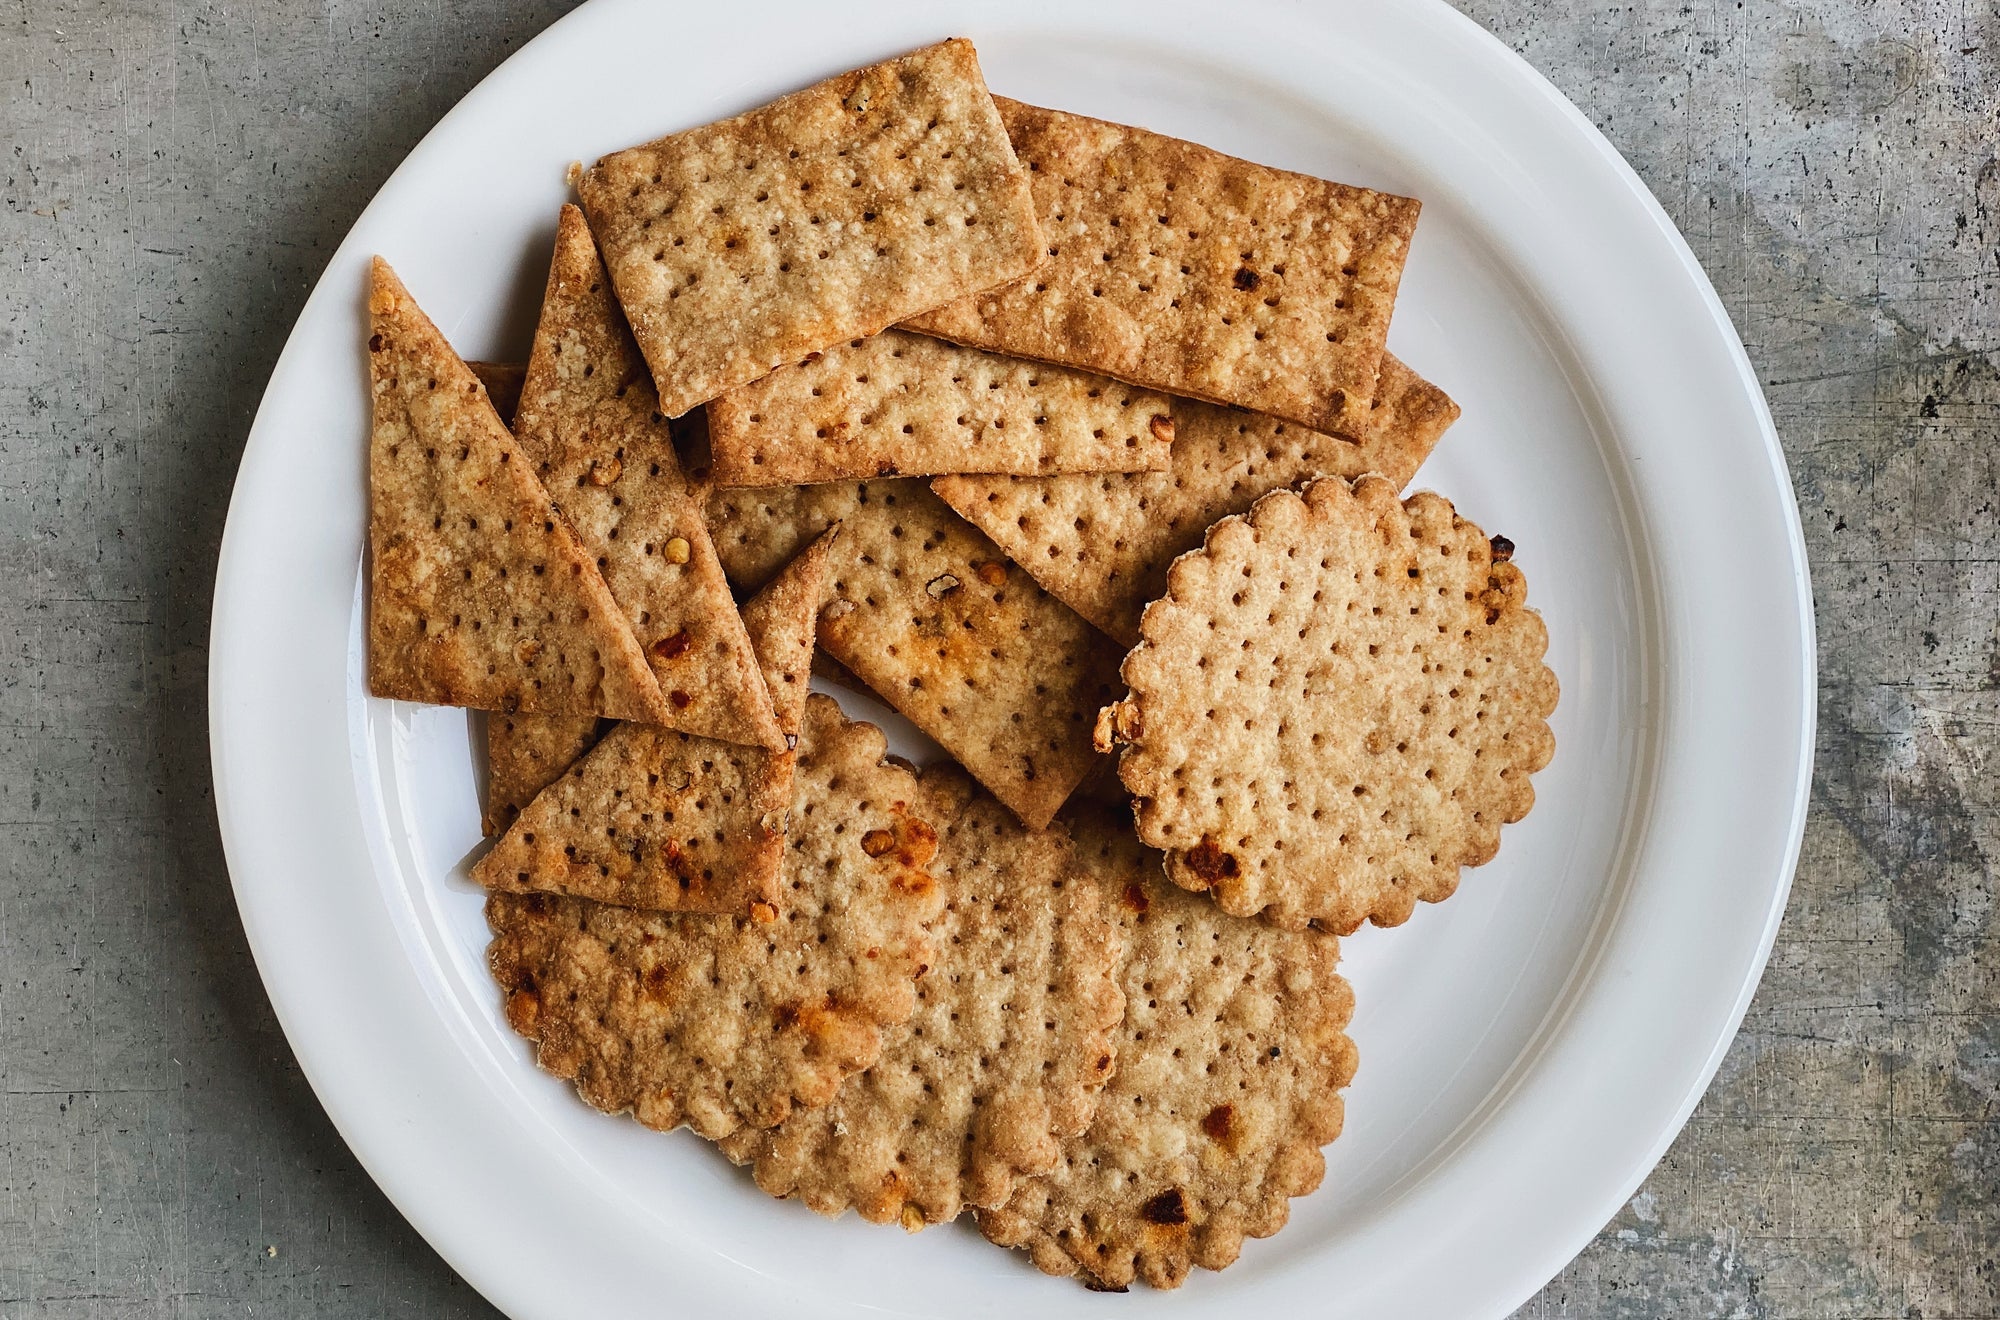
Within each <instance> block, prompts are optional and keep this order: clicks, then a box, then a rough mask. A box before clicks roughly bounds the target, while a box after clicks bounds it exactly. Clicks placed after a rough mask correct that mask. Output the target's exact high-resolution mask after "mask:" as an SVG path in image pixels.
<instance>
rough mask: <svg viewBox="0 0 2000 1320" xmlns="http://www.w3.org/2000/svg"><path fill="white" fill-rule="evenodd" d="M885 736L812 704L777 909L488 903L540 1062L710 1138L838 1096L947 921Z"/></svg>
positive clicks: (910, 989)
mask: <svg viewBox="0 0 2000 1320" xmlns="http://www.w3.org/2000/svg"><path fill="white" fill-rule="evenodd" d="M885 751H886V747H885V744H884V743H883V740H882V735H881V733H880V732H879V731H878V730H876V729H875V728H874V727H873V726H870V725H866V724H856V723H853V722H851V721H849V720H847V719H846V717H844V716H843V715H841V713H840V710H839V707H837V706H836V705H835V704H834V703H833V702H832V701H831V700H829V699H827V698H825V697H813V698H811V699H810V700H809V701H808V703H807V707H806V718H805V734H804V737H802V738H801V739H800V743H799V765H798V783H797V790H796V793H795V797H794V802H793V815H792V828H791V833H790V835H789V836H788V838H787V840H786V845H785V868H784V878H785V891H786V893H785V902H786V911H785V912H784V914H783V915H782V916H780V917H778V918H776V919H774V920H770V921H760V920H756V919H753V918H747V917H720V916H704V915H700V914H694V913H660V912H640V911H634V910H632V909H629V908H619V907H611V906H607V905H605V904H601V903H594V902H591V901H590V900H588V899H579V898H568V897H562V896H558V895H552V894H507V893H496V894H493V895H491V896H489V897H488V899H487V903H486V915H487V921H488V923H489V924H490V925H491V926H492V928H493V932H494V937H493V942H492V944H491V946H490V947H489V948H488V951H487V960H488V962H489V964H490V966H491V968H492V971H493V975H494V979H495V980H496V981H498V982H499V984H500V987H501V992H502V994H503V996H504V1005H505V1009H506V1014H507V1020H508V1022H509V1023H510V1024H511V1025H512V1026H513V1028H514V1029H515V1030H516V1031H518V1032H520V1033H521V1034H522V1035H523V1036H526V1037H527V1038H528V1039H530V1040H532V1041H534V1042H536V1058H537V1061H538V1062H539V1063H540V1064H541V1066H542V1067H543V1068H544V1069H546V1070H548V1071H549V1072H551V1073H554V1074H555V1075H556V1076H558V1077H562V1078H565V1079H567V1080H570V1081H573V1082H574V1083H575V1084H576V1088H577V1093H578V1094H579V1095H581V1096H582V1097H583V1099H584V1100H586V1101H587V1102H589V1103H590V1104H592V1105H594V1106H596V1107H597V1108H599V1109H602V1110H604V1111H606V1112H608V1113H620V1112H623V1111H625V1110H627V1109H629V1110H631V1111H632V1113H633V1115H634V1117H636V1118H637V1119H638V1120H639V1121H640V1122H641V1123H644V1124H646V1125H647V1126H648V1127H654V1128H660V1129H662V1130H665V1129H669V1128H673V1127H675V1126H678V1125H679V1124H681V1123H686V1124H687V1125H688V1126H690V1127H692V1128H694V1129H695V1130H696V1131H697V1132H700V1133H701V1134H702V1135H703V1136H706V1137H709V1138H712V1139H720V1138H722V1137H726V1136H728V1135H729V1134H730V1133H731V1132H734V1131H735V1130H736V1129H737V1128H738V1127H741V1126H743V1125H744V1124H749V1125H752V1126H757V1127H770V1126H772V1125H774V1124H777V1123H781V1122H783V1121H784V1120H785V1118H786V1117H787V1116H788V1115H789V1114H791V1113H792V1111H793V1110H794V1109H795V1108H807V1109H810V1108H816V1107H818V1106H820V1105H824V1104H826V1103H827V1102H829V1101H830V1100H832V1099H833V1097H834V1095H835V1093H836V1092H837V1091H838V1090H839V1088H840V1084H841V1083H842V1082H843V1081H844V1080H846V1079H847V1078H848V1077H849V1076H851V1075H852V1074H854V1073H856V1072H859V1071H861V1070H863V1069H865V1068H867V1067H868V1066H869V1065H870V1064H872V1063H873V1062H874V1061H875V1059H876V1058H877V1056H878V1055H879V1053H880V1051H881V1038H882V1032H883V1030H884V1029H885V1028H889V1027H894V1026H897V1025H900V1024H901V1023H903V1022H906V1021H908V1020H909V1017H910V1014H911V1012H912V1011H913V1010H914V1008H915V1006H916V994H915V981H916V979H917V978H919V977H921V976H923V975H924V974H925V973H926V972H927V971H928V970H929V965H930V963H931V962H932V961H933V960H934V952H933V946H932V941H931V939H930V937H929V936H928V935H927V934H926V933H925V930H926V927H928V926H929V925H930V923H931V922H932V921H934V920H935V919H936V917H937V915H938V913H939V912H940V911H941V910H942V908H943V900H944V893H943V890H942V888H941V887H940V886H939V885H938V884H937V883H936V882H935V881H934V880H933V879H932V878H931V876H930V874H929V872H928V871H927V870H926V869H925V868H926V867H927V866H928V864H929V862H930V859H931V857H932V855H933V854H934V853H935V851H936V847H937V836H936V833H935V832H934V831H933V830H932V829H931V827H930V826H929V825H928V824H927V823H926V822H925V821H924V820H923V819H922V818H921V817H920V816H919V815H917V814H916V809H915V801H916V796H917V793H916V788H917V785H916V778H915V776H914V775H912V774H911V773H910V772H909V771H907V770H905V769H903V768H901V767H900V766H898V765H895V764H893V763H891V762H889V761H887V760H885V759H884V753H885Z"/></svg>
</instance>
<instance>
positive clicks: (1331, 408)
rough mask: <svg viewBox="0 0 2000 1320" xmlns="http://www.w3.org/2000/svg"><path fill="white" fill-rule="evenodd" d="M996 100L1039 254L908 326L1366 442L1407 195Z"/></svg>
mask: <svg viewBox="0 0 2000 1320" xmlns="http://www.w3.org/2000/svg"><path fill="white" fill-rule="evenodd" d="M994 102H995V104H996V105H998V106H999V107H1000V114H1001V117H1002V118H1003V119H1005V120H1006V123H1007V131H1008V133H1009V134H1010V135H1011V136H1012V138H1013V142H1014V150H1015V152H1016V153H1018V155H1019V156H1020V159H1021V161H1022V162H1023V163H1024V164H1026V165H1027V167H1028V169H1029V171H1030V176H1031V178H1032V179H1033V181H1034V193H1035V207H1036V215H1037V216H1038V218H1039V219H1040V221H1041V225H1042V232H1043V237H1044V238H1045V239H1046V241H1047V252H1048V261H1047V262H1046V263H1045V264H1044V265H1043V266H1042V267H1041V269H1039V270H1037V271H1035V272H1034V274H1033V275H1031V276H1029V277H1027V278H1025V279H1022V280H1020V281H1018V282H1016V283H1014V284H1011V285H1009V286H1008V287H1006V288H1004V289H997V290H994V291H992V292H989V293H984V294H979V295H976V296H973V297H967V298H961V299H959V300H958V301H957V302H954V303H953V304H951V305H950V306H949V307H943V308H940V309H938V310H937V311H934V312H929V313H926V314H925V315H922V316H918V317H914V318H912V319H911V320H909V321H907V322H905V326H906V327H907V328H908V329H912V330H920V331H922V332H923V333H925V334H933V335H937V336H939V337H940V338H944V339H949V340H952V341H954V342H956V343H961V344H969V345H972V346H974V347H977V348H989V349H993V350H995V351H997V352H1002V353H1013V354H1015V355H1017V356H1020V357H1031V358H1038V359H1041V360H1044V361H1048V362H1060V363H1064V364H1066V365H1068V366H1073V367H1079V368H1081V369H1083V370H1085V371H1094V372H1099V373H1101V374H1103V375H1107V376H1116V377H1117V378H1118V379H1120V380H1127V381H1131V382H1132V383H1133V384H1135V385H1143V386H1147V387H1150V388H1153V389H1159V390H1165V391H1167V392H1168V393H1170V394H1182V395H1187V396H1190V397H1192V398H1199V399H1206V400H1208V401H1210V402H1212V403H1226V404H1234V405H1236V406H1238V407H1242V408H1249V409H1251V410H1252V411H1255V412H1262V413H1269V414H1271V415H1272V416H1274V417H1281V418H1283V419H1285V420H1286V421H1290V422H1295V423H1297V424H1299V425H1301V426H1309V427H1311V428H1313V429H1314V430H1318V431H1327V432H1331V433H1333V434H1336V435H1344V436H1357V435H1359V434H1361V428H1362V426H1364V425H1365V414H1366V411H1367V405H1368V401H1369V400H1370V399H1372V398H1373V397H1374V394H1375V374H1376V370H1377V368H1378V367H1379V365H1380V362H1381V357H1382V349H1383V344H1384V342H1385V340H1386V338H1387V335H1388V331H1389V314H1390V311H1391V310H1392V308H1393V307H1394V306H1395V301H1396V288H1397V285H1398V284H1399V283H1400V281H1401V279H1402V272H1403V259H1404V256H1405V255H1406V254H1407V253H1408V251H1409V245H1410V235H1411V233H1412V231H1413V230H1414V229H1415V227H1416V223H1417V211H1418V209H1419V207H1418V203H1417V202H1416V201H1415V200H1414V199H1412V198H1408V197H1398V196H1395V195H1393V194H1390V193H1381V192H1375V191H1372V190H1370V189H1367V188H1353V187H1349V186H1347V185H1345V184H1339V183H1330V182H1328V181H1327V180H1325V179H1315V178H1312V177H1310V176H1308V175H1304V174H1294V173H1292V172H1290V171H1287V170H1278V169H1271V168H1269V167H1268V166H1263V165H1255V164H1252V163H1251V162H1249V161H1245V160H1238V159H1236V158H1234V157H1231V156H1225V155H1223V154H1222V153H1221V152H1219V151H1212V150H1210V149H1209V148H1207V147H1201V146H1196V145H1195V144H1194V143H1191V142H1182V141H1180V140H1178V139H1176V138H1170V137H1165V136H1162V135H1161V134H1158V133H1149V132H1147V131H1145V130H1144V129H1138V128H1128V127H1125V126H1123V125H1120V124H1110V123H1106V122H1104V121H1103V120H1098V119H1088V118H1085V117H1084V116H1082V115H1073V114H1068V113H1065V112H1063V111H1060V110H1044V109H1041V108H1040V107H1037V106H1032V105H1023V104H1021V103H1020V102H1018V101H1010V100H1008V99H1006V98H1005V97H995V98H994Z"/></svg>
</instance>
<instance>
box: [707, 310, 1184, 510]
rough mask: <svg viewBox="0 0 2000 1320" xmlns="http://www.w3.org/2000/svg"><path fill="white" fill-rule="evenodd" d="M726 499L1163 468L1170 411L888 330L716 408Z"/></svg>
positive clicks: (714, 444) (1017, 361)
mask: <svg viewBox="0 0 2000 1320" xmlns="http://www.w3.org/2000/svg"><path fill="white" fill-rule="evenodd" d="M706 412H707V414H708V433H709V443H710V446H711V449H712V451H713V453H714V456H715V464H714V480H715V483H716V484H717V485H719V486H789V485H797V484H801V483H807V482H820V481H842V480H851V479H861V478H868V477H892V476H896V475H898V474H901V475H906V476H929V475H932V474H935V473H944V472H1009V473H1016V474H1020V475H1024V476H1039V475H1047V474H1049V473H1054V472H1142V471H1155V470H1159V469H1162V468H1165V467H1166V466H1167V458H1168V450H1169V447H1170V446H1171V444H1172V442H1173V437H1174V424H1173V405H1172V403H1171V402H1170V401H1169V400H1168V399H1167V398H1166V396H1164V395H1161V394H1155V393H1152V392H1151V391H1149V390H1141V389H1136V388H1134V387H1133V386H1130V385H1123V384H1120V383H1119V382H1117V381H1113V380H1108V379H1106V378H1105V377H1103V376H1093V375H1090V374H1088V373H1087V372H1081V371H1072V370H1070V369H1069V368H1067V367H1058V366H1053V365H1050V364H1048V363H1043V362H1028V361H1026V360H1024V359H1021V358H1012V357H1004V356H1002V355H1000V354H998V353H982V352H980V351H979V350H978V349H972V348H961V347H959V346H958V345H956V344H947V343H945V342H944V341H943V340H940V339H931V338H928V337H926V336H923V335H912V334H905V333H903V332H901V331H897V330H885V331H883V332H882V333H881V334H879V335H876V336H874V337H872V338H869V339H855V340H851V341H849V342H848V343H845V344H838V345H835V346H834V347H832V348H829V349H827V350H826V351H825V352H823V353H815V354H813V355H812V356H810V357H808V358H807V359H806V360H805V361H804V362H802V363H799V364H798V365H796V366H786V367H779V368H778V369H777V370H776V371H773V372H772V373H771V374H770V375H768V376H765V377H764V378H763V379H762V380H757V381H753V382H751V383H750V384H748V385H745V386H743V387H742V388H740V389H735V390H731V391H730V392H729V393H727V394H725V395H723V396H722V397H720V398H718V399H715V400H712V401H711V402H710V403H709V405H708V407H707V409H706Z"/></svg>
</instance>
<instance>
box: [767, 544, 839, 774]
mask: <svg viewBox="0 0 2000 1320" xmlns="http://www.w3.org/2000/svg"><path fill="white" fill-rule="evenodd" d="M839 535H840V524H839V523H835V524H833V525H832V526H831V527H828V528H827V529H826V530H825V531H823V532H821V533H820V534H819V536H817V537H816V538H814V540H813V541H812V542H811V543H810V544H809V545H807V546H806V548H805V549H803V550H801V551H799V553H798V554H797V555H796V556H794V557H793V559H792V562H791V563H789V564H787V565H785V567H784V570H783V571H782V572H780V573H779V574H778V576H776V577H774V578H772V579H771V580H770V581H769V582H768V583H766V584H765V585H764V588H763V590H761V591H759V592H758V593H757V594H756V595H755V596H754V597H752V598H751V599H750V600H749V601H748V602H746V603H745V604H744V606H743V626H744V627H745V628H747V629H749V632H750V640H751V643H752V645H753V646H754V647H755V648H756V651H757V663H758V664H759V665H761V666H762V667H763V671H764V686H765V687H767V688H769V689H770V691H771V699H772V703H773V709H774V711H775V713H776V715H777V717H778V730H779V732H781V733H782V734H784V736H785V741H786V743H787V744H789V745H792V746H796V745H797V744H798V739H799V733H800V731H801V730H802V729H803V728H804V727H805V718H806V690H807V685H808V684H809V683H811V681H812V657H813V645H814V642H815V641H816V640H817V633H818V619H819V607H820V605H821V603H822V602H824V601H825V599H826V577H827V560H828V555H829V554H830V553H831V551H832V549H833V542H834V538H835V537H837V536H839Z"/></svg>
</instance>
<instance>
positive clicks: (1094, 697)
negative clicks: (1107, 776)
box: [709, 479, 1118, 829]
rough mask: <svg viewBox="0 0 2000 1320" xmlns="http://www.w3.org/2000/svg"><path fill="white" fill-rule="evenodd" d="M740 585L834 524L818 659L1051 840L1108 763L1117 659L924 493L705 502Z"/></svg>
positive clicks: (852, 485) (914, 489) (728, 497)
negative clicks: (1101, 758) (1105, 722)
mask: <svg viewBox="0 0 2000 1320" xmlns="http://www.w3.org/2000/svg"><path fill="white" fill-rule="evenodd" d="M709 518H710V524H711V526H712V527H713V529H714V532H715V539H716V550H717V553H718V554H720V555H721V556H722V561H723V564H724V566H725V567H726V568H727V569H728V571H729V572H730V574H731V576H732V577H733V578H734V579H735V580H736V581H737V582H738V584H739V585H747V584H748V583H751V582H754V581H756V580H757V576H758V574H759V573H760V572H762V571H764V566H765V565H766V564H769V563H773V562H782V561H783V558H784V556H786V555H787V554H790V553H792V547H794V546H796V545H798V544H799V543H800V542H801V541H802V540H804V539H805V538H806V537H809V536H812V535H815V534H816V533H817V532H818V531H819V529H820V528H821V527H823V526H825V525H827V524H828V523H830V522H832V521H834V520H835V519H840V520H841V521H842V524H843V525H842V529H841V536H840V540H839V542H838V543H837V544H836V545H835V547H834V551H833V555H832V563H833V565H834V567H833V570H832V577H833V581H832V585H831V587H830V588H829V590H828V596H829V598H830V599H829V600H828V601H827V604H826V606H825V607H824V608H823V609H822V610H821V611H820V621H819V639H820V646H821V647H822V648H823V649H824V650H825V651H826V652H827V653H828V654H829V655H831V656H832V657H833V658H834V659H835V660H838V661H839V662H840V663H841V665H843V666H844V667H845V668H847V669H848V670H850V671H852V672H853V673H854V674H855V676H856V677H858V678H859V679H860V680H861V681H862V683H863V684H864V685H866V686H867V687H868V688H869V689H870V690H872V691H873V692H874V693H875V694H876V695H878V696H880V697H881V698H882V700H884V701H886V702H888V703H889V704H890V705H891V706H894V707H895V708H896V709H897V710H898V711H900V712H901V713H902V714H903V715H904V716H905V717H907V718H908V719H909V720H910V721H911V722H912V723H914V724H915V725H916V726H917V727H918V728H920V729H922V730H923V731H924V732H925V733H927V734H929V735H930V736H931V737H932V738H934V739H936V740H937V741H938V742H939V743H940V744H941V745H942V746H943V747H944V749H945V750H946V751H947V752H949V753H950V754H951V755H952V757H953V758H954V759H956V760H957V761H958V763H959V764H960V765H963V766H964V767H965V768H966V769H967V770H969V771H971V772H972V775H973V777H974V778H975V779H977V780H979V781H980V782H981V783H982V784H984V785H986V787H987V789H988V790H989V791H991V792H992V794H993V795H994V796H995V797H997V798H999V799H1000V800H1001V801H1002V802H1005V803H1006V804H1007V805H1008V806H1010V807H1012V808H1013V809H1014V811H1015V812H1016V813H1017V814H1018V815H1019V816H1020V817H1021V819H1022V820H1023V821H1025V822H1027V824H1028V825H1029V826H1030V827H1032V828H1036V829H1039V828H1041V827H1042V826H1044V825H1046V824H1048V822H1049V820H1050V819H1051V818H1052V817H1053V816H1054V815H1055V813H1056V810H1057V808H1059V807H1060V806H1062V804H1063V802H1064V801H1065V800H1066V799H1067V798H1068V797H1069V795H1070V792H1071V791H1072V790H1073V789H1074V788H1075V787H1076V786H1077V784H1078V783H1079V782H1080V781H1081V780H1082V779H1083V777H1084V776H1085V775H1086V774H1087V773H1089V771H1090V769H1091V768H1092V766H1093V764H1094V763H1095V762H1096V760H1097V758H1096V757H1095V755H1094V754H1093V749H1092V747H1091V740H1090V737H1089V734H1090V725H1091V723H1092V721H1093V719H1094V718H1095V712H1096V709H1097V708H1098V705H1100V704H1101V703H1102V702H1104V701H1109V700H1111V699H1112V698H1113V697H1115V696H1116V695H1117V693H1118V679H1117V668H1118V651H1117V648H1116V647H1115V646H1114V645H1112V644H1111V642H1110V641H1109V640H1108V639H1107V638H1105V637H1104V635H1103V634H1101V633H1099V632H1098V631H1097V630H1096V629H1094V628H1092V627H1091V626H1090V625H1089V624H1088V623H1086V622H1085V621H1084V619H1083V618H1082V617H1081V616H1080V615H1078V614H1077V613H1076V612H1075V611H1074V610H1072V609H1070V608H1069V607H1068V606H1066V605H1064V604H1063V603H1062V602H1061V601H1059V600H1057V599H1056V598H1055V597H1053V596H1051V595H1049V594H1048V593H1047V592H1045V591H1043V590H1042V589H1041V588H1040V587H1039V586H1037V585H1036V584H1035V582H1034V579H1032V578H1030V577H1029V576H1028V575H1027V573H1025V572H1024V571H1023V570H1022V569H1021V568H1020V567H1019V566H1017V565H1015V564H1013V563H1012V562H1010V561H1009V560H1008V559H1007V557H1006V555H1004V554H1002V553H1001V552H1000V549H999V547H997V546H995V545H994V544H993V543H992V542H991V541H989V540H987V539H986V537H985V536H984V535H982V534H981V533H980V532H979V531H978V530H977V529H975V528H974V527H972V526H971V525H970V524H968V523H967V522H965V520H964V519H962V518H960V517H958V516H957V515H956V514H954V513H953V512H952V511H951V510H950V509H948V508H946V507H945V506H944V504H943V502H942V501H940V500H939V499H938V498H937V496H935V495H933V494H932V493H931V492H930V490H929V489H928V488H927V487H926V486H925V485H924V483H923V482H921V481H912V480H907V479H906V480H901V481H869V482H836V483H831V484H828V485H820V486H801V487H793V488H789V489H785V488H772V489H764V490H721V491H714V492H712V493H711V494H710V496H709Z"/></svg>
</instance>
